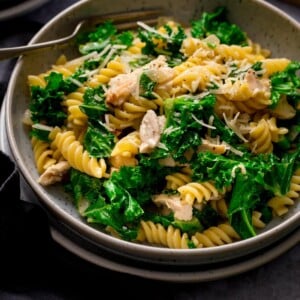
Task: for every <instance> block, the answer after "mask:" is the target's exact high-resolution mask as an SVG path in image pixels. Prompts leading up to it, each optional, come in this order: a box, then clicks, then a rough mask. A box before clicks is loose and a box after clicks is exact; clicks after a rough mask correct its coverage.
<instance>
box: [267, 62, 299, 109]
mask: <svg viewBox="0 0 300 300" xmlns="http://www.w3.org/2000/svg"><path fill="white" fill-rule="evenodd" d="M299 71H300V62H298V61H297V62H291V63H290V64H289V65H288V66H287V67H286V69H285V70H284V71H282V72H276V73H275V74H273V75H271V77H270V80H271V100H272V104H271V105H270V107H271V108H275V107H276V106H277V104H278V102H279V100H280V98H281V96H282V95H286V96H287V97H288V100H289V101H293V102H294V103H295V104H298V103H299V102H300V75H299Z"/></svg>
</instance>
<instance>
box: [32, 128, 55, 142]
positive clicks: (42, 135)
mask: <svg viewBox="0 0 300 300" xmlns="http://www.w3.org/2000/svg"><path fill="white" fill-rule="evenodd" d="M29 136H30V137H36V138H37V139H38V140H41V141H44V142H50V140H49V130H43V129H38V128H34V127H33V128H32V130H31V131H30V133H29Z"/></svg>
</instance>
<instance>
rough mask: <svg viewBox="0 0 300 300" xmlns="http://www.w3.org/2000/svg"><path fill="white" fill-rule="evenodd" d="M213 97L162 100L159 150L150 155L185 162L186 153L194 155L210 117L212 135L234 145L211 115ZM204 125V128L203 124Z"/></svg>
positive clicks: (230, 135)
mask: <svg viewBox="0 0 300 300" xmlns="http://www.w3.org/2000/svg"><path fill="white" fill-rule="evenodd" d="M215 101H216V98H215V95H212V94H209V95H207V96H205V97H204V98H202V99H197V98H193V97H188V96H183V97H178V98H175V99H167V100H166V101H165V114H166V117H167V121H166V125H165V130H164V132H163V134H162V136H161V143H162V144H163V145H164V148H163V149H158V150H157V149H156V150H155V153H154V155H156V156H159V155H161V156H162V157H167V156H171V157H173V158H174V159H175V160H178V161H180V162H182V163H184V162H186V161H187V160H186V157H185V153H186V151H188V150H192V151H194V152H196V150H197V148H198V146H200V145H201V144H202V137H203V136H205V133H206V132H207V127H206V126H205V124H208V123H209V118H210V117H211V116H213V117H214V119H213V124H212V126H214V127H215V129H213V130H212V136H216V135H219V136H220V137H221V139H222V140H224V141H226V142H227V143H232V142H237V141H238V138H237V136H236V134H235V133H234V132H233V131H232V130H231V129H230V128H229V127H227V126H226V124H225V123H224V122H223V121H222V120H221V119H220V118H219V117H218V116H217V115H216V114H215V113H214V109H213V108H214V105H215ZM203 124H204V125H203Z"/></svg>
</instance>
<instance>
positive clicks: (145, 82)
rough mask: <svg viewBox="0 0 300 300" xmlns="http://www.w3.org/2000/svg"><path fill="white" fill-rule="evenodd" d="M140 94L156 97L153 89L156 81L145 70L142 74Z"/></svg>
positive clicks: (149, 97) (150, 97)
mask: <svg viewBox="0 0 300 300" xmlns="http://www.w3.org/2000/svg"><path fill="white" fill-rule="evenodd" d="M139 85H140V96H142V97H145V98H147V99H149V100H152V99H155V98H156V97H155V95H154V94H153V90H154V88H155V86H156V82H155V81H153V80H152V79H151V78H150V77H149V76H148V75H147V74H146V73H145V72H143V73H142V74H141V76H140V82H139Z"/></svg>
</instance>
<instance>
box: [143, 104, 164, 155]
mask: <svg viewBox="0 0 300 300" xmlns="http://www.w3.org/2000/svg"><path fill="white" fill-rule="evenodd" d="M164 124H165V117H164V116H157V115H156V113H155V112H154V111H153V110H151V109H149V110H148V111H147V112H146V114H145V116H144V118H143V120H142V122H141V126H140V138H141V142H142V143H141V145H140V149H139V150H140V153H150V152H151V151H152V150H153V149H154V148H155V147H156V146H157V145H158V143H159V140H160V136H161V133H162V130H163V127H164Z"/></svg>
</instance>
